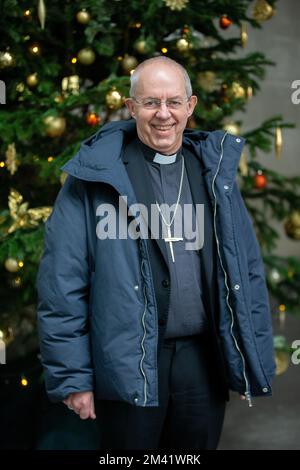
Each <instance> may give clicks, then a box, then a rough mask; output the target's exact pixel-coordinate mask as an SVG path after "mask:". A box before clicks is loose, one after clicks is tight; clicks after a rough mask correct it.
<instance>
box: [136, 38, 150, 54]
mask: <svg viewBox="0 0 300 470" xmlns="http://www.w3.org/2000/svg"><path fill="white" fill-rule="evenodd" d="M134 48H135V50H136V51H137V52H138V53H139V54H147V52H148V51H149V45H148V43H147V41H146V40H145V39H138V40H137V41H136V42H135V44H134Z"/></svg>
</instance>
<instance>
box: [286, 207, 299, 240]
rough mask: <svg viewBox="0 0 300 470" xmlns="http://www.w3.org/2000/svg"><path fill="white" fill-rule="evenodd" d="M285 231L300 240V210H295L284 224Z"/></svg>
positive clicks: (294, 238) (289, 235)
mask: <svg viewBox="0 0 300 470" xmlns="http://www.w3.org/2000/svg"><path fill="white" fill-rule="evenodd" d="M284 228H285V232H286V234H287V236H288V237H290V238H292V239H293V240H300V211H296V210H295V211H293V212H292V213H291V214H290V216H289V217H288V218H287V220H286V222H285V224H284Z"/></svg>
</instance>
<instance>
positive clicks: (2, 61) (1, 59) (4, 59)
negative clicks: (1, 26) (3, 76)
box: [0, 51, 16, 69]
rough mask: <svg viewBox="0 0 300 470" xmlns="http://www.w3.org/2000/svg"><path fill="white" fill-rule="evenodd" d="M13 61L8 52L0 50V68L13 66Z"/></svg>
mask: <svg viewBox="0 0 300 470" xmlns="http://www.w3.org/2000/svg"><path fill="white" fill-rule="evenodd" d="M15 63H16V61H15V58H14V56H13V55H12V54H11V53H10V52H8V51H6V52H0V69H5V68H8V67H13V66H14V65H15Z"/></svg>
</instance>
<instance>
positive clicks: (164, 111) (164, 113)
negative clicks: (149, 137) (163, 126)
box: [156, 101, 171, 119]
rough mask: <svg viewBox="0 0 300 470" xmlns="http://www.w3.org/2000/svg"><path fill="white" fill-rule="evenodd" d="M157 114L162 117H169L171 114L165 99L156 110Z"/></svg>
mask: <svg viewBox="0 0 300 470" xmlns="http://www.w3.org/2000/svg"><path fill="white" fill-rule="evenodd" d="M156 116H157V117H158V118H160V119H168V118H169V117H170V116H171V113H170V110H169V108H168V106H167V104H166V102H165V101H163V102H161V103H160V107H159V108H158V110H157V111H156Z"/></svg>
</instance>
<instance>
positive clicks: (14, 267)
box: [4, 258, 20, 273]
mask: <svg viewBox="0 0 300 470" xmlns="http://www.w3.org/2000/svg"><path fill="white" fill-rule="evenodd" d="M4 266H5V269H6V270H7V271H9V272H10V273H16V272H18V271H19V269H20V266H19V262H18V260H16V259H15V258H7V259H6V260H5V263H4Z"/></svg>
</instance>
